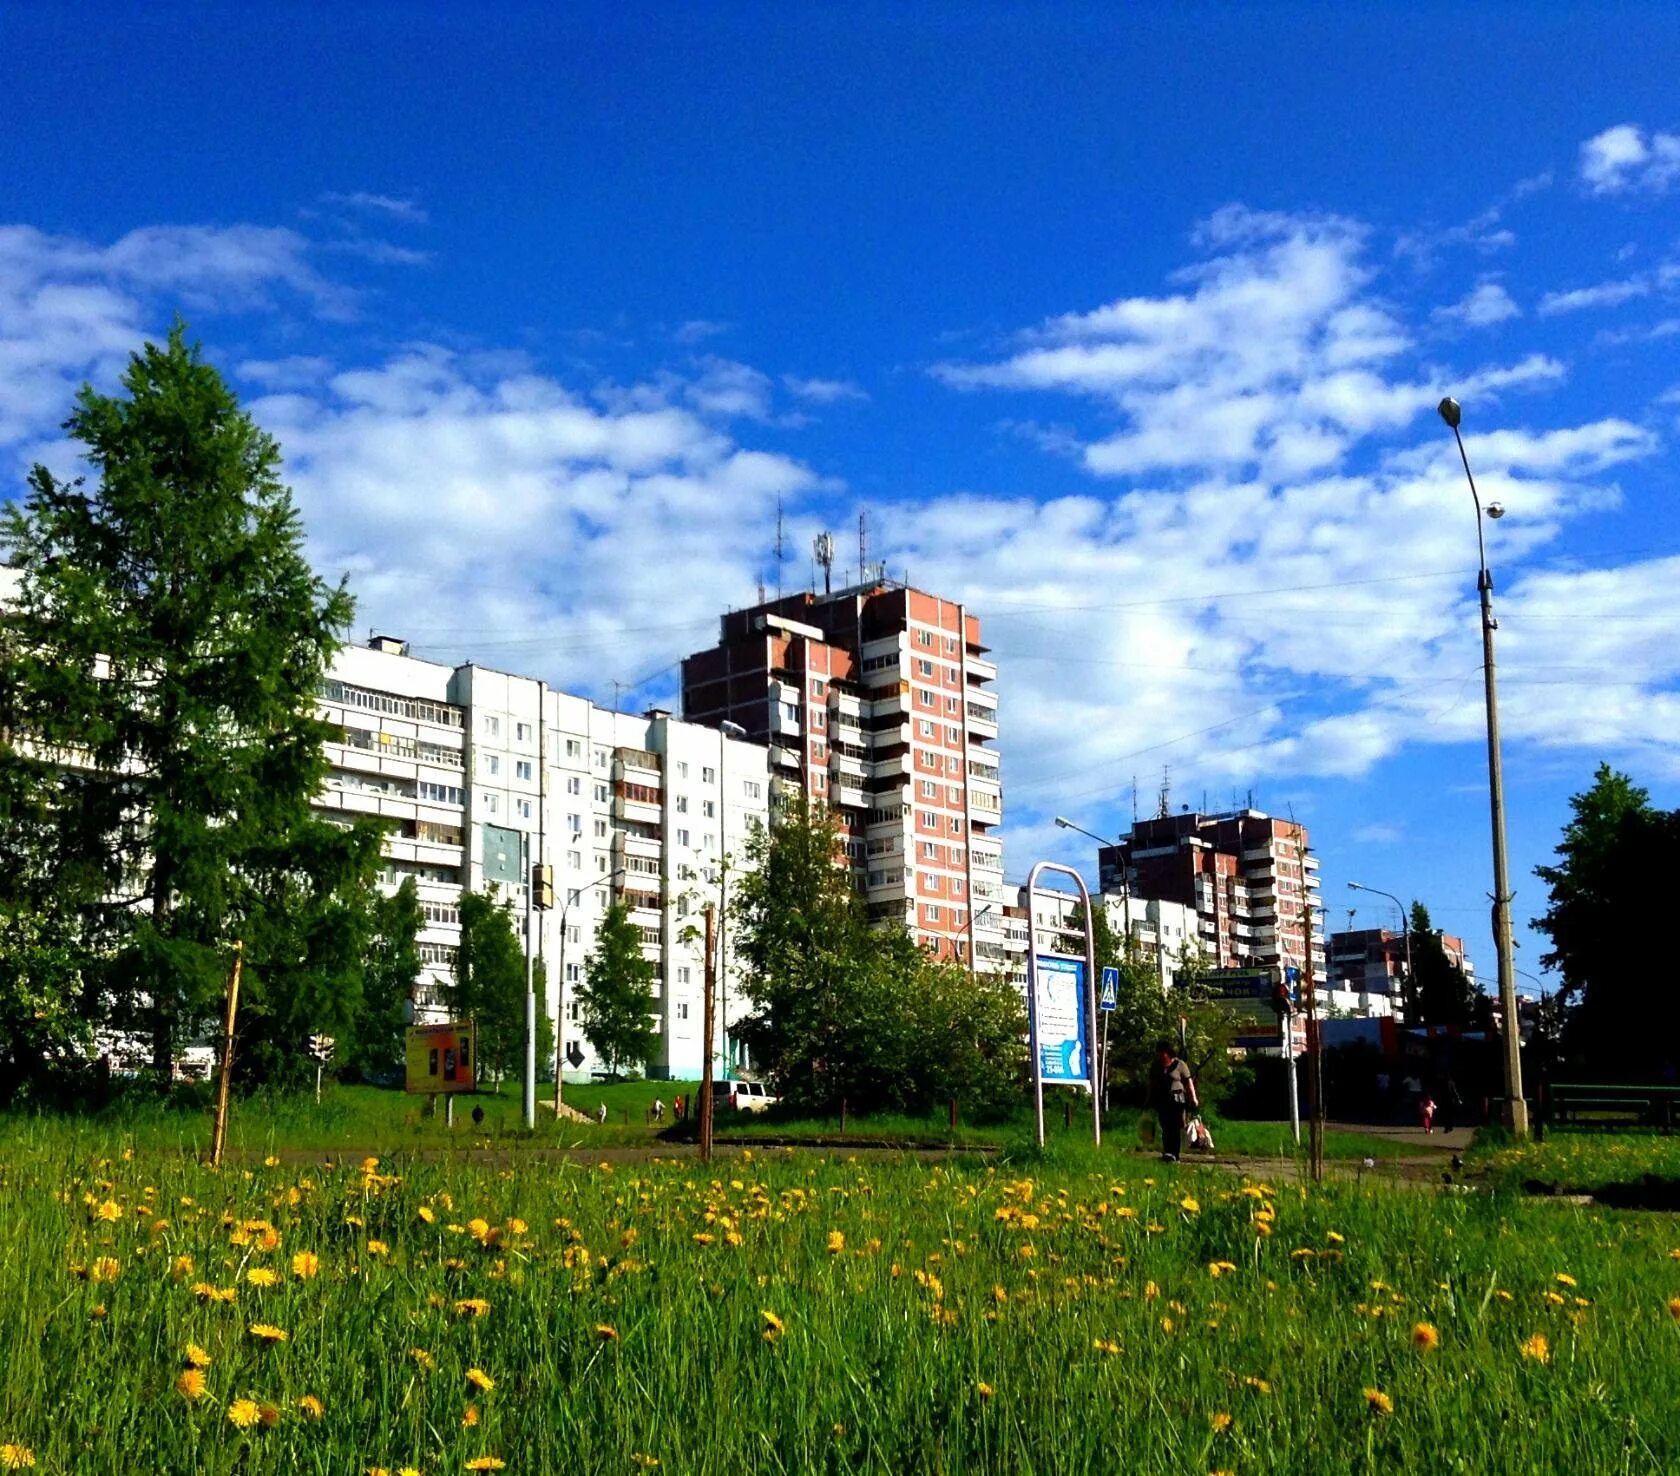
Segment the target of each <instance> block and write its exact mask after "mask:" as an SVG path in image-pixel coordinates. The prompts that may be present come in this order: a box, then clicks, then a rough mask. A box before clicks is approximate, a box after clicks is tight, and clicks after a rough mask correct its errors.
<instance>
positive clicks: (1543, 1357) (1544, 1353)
mask: <svg viewBox="0 0 1680 1476" xmlns="http://www.w3.org/2000/svg"><path fill="white" fill-rule="evenodd" d="M1519 1351H1520V1352H1521V1353H1522V1356H1523V1357H1524V1358H1531V1359H1533V1360H1534V1362H1536V1363H1550V1362H1551V1361H1552V1345H1551V1344H1550V1343H1549V1342H1547V1341H1546V1335H1545V1333H1535V1334H1534V1336H1533V1337H1531V1338H1525V1339H1524V1340H1523V1344H1522V1347H1521V1349H1520V1350H1519Z"/></svg>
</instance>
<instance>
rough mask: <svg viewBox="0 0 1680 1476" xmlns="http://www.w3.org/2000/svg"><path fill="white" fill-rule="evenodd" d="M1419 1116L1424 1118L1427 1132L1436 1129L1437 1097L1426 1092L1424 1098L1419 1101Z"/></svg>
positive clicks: (1424, 1128)
mask: <svg viewBox="0 0 1680 1476" xmlns="http://www.w3.org/2000/svg"><path fill="white" fill-rule="evenodd" d="M1418 1116H1419V1117H1421V1118H1422V1119H1423V1130H1424V1132H1425V1133H1432V1132H1434V1131H1435V1099H1434V1098H1433V1097H1431V1096H1429V1095H1427V1094H1425V1096H1424V1099H1423V1100H1422V1101H1421V1102H1419V1103H1418Z"/></svg>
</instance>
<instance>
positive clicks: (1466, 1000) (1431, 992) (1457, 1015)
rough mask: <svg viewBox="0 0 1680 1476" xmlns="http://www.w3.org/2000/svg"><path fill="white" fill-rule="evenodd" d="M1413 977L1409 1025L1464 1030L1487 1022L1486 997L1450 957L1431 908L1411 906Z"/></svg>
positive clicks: (1416, 903)
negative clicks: (1430, 915)
mask: <svg viewBox="0 0 1680 1476" xmlns="http://www.w3.org/2000/svg"><path fill="white" fill-rule="evenodd" d="M1409 921H1410V923H1411V930H1412V938H1411V945H1412V974H1411V978H1410V980H1409V981H1408V990H1407V994H1408V996H1409V999H1410V1002H1411V1010H1410V1012H1409V1013H1408V1014H1407V1016H1406V1022H1407V1024H1409V1025H1457V1026H1460V1027H1464V1028H1469V1027H1471V1026H1480V1025H1484V1024H1486V1023H1487V1021H1488V1018H1489V1016H1488V1006H1487V1001H1486V998H1485V996H1484V995H1483V994H1482V993H1481V991H1480V990H1478V989H1477V988H1476V984H1475V981H1474V980H1473V979H1472V978H1471V977H1470V976H1469V975H1468V974H1467V973H1465V972H1464V970H1463V969H1462V968H1460V967H1459V966H1458V965H1457V964H1456V963H1454V962H1453V961H1452V959H1450V958H1448V957H1447V950H1446V947H1445V945H1443V943H1442V942H1441V932H1440V929H1439V928H1436V927H1435V926H1433V925H1432V924H1431V922H1430V920H1429V909H1428V908H1427V907H1425V906H1424V905H1423V903H1421V902H1413V903H1412V915H1411V918H1410V919H1409Z"/></svg>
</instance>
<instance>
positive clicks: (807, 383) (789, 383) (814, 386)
mask: <svg viewBox="0 0 1680 1476" xmlns="http://www.w3.org/2000/svg"><path fill="white" fill-rule="evenodd" d="M782 383H783V385H785V386H786V387H787V390H788V392H789V393H790V394H792V395H795V396H797V397H798V398H799V399H801V400H810V401H812V402H813V403H814V404H818V405H832V404H835V403H836V402H838V401H840V400H867V399H868V398H869V394H868V392H867V391H866V390H864V389H863V388H862V387H861V386H860V385H856V384H853V383H852V381H851V380H849V379H801V378H800V377H799V376H798V375H797V374H784V375H783V376H782Z"/></svg>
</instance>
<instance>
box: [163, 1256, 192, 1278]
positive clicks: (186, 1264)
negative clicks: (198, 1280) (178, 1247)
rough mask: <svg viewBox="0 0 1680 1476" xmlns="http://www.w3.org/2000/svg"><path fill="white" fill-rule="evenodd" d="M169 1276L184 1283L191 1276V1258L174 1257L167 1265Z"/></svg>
mask: <svg viewBox="0 0 1680 1476" xmlns="http://www.w3.org/2000/svg"><path fill="white" fill-rule="evenodd" d="M169 1274H170V1276H171V1277H172V1278H173V1279H174V1280H176V1281H185V1280H186V1279H187V1278H188V1277H189V1276H191V1275H192V1274H193V1258H192V1257H191V1256H176V1257H175V1259H174V1260H173V1261H171V1262H170V1263H169Z"/></svg>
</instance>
